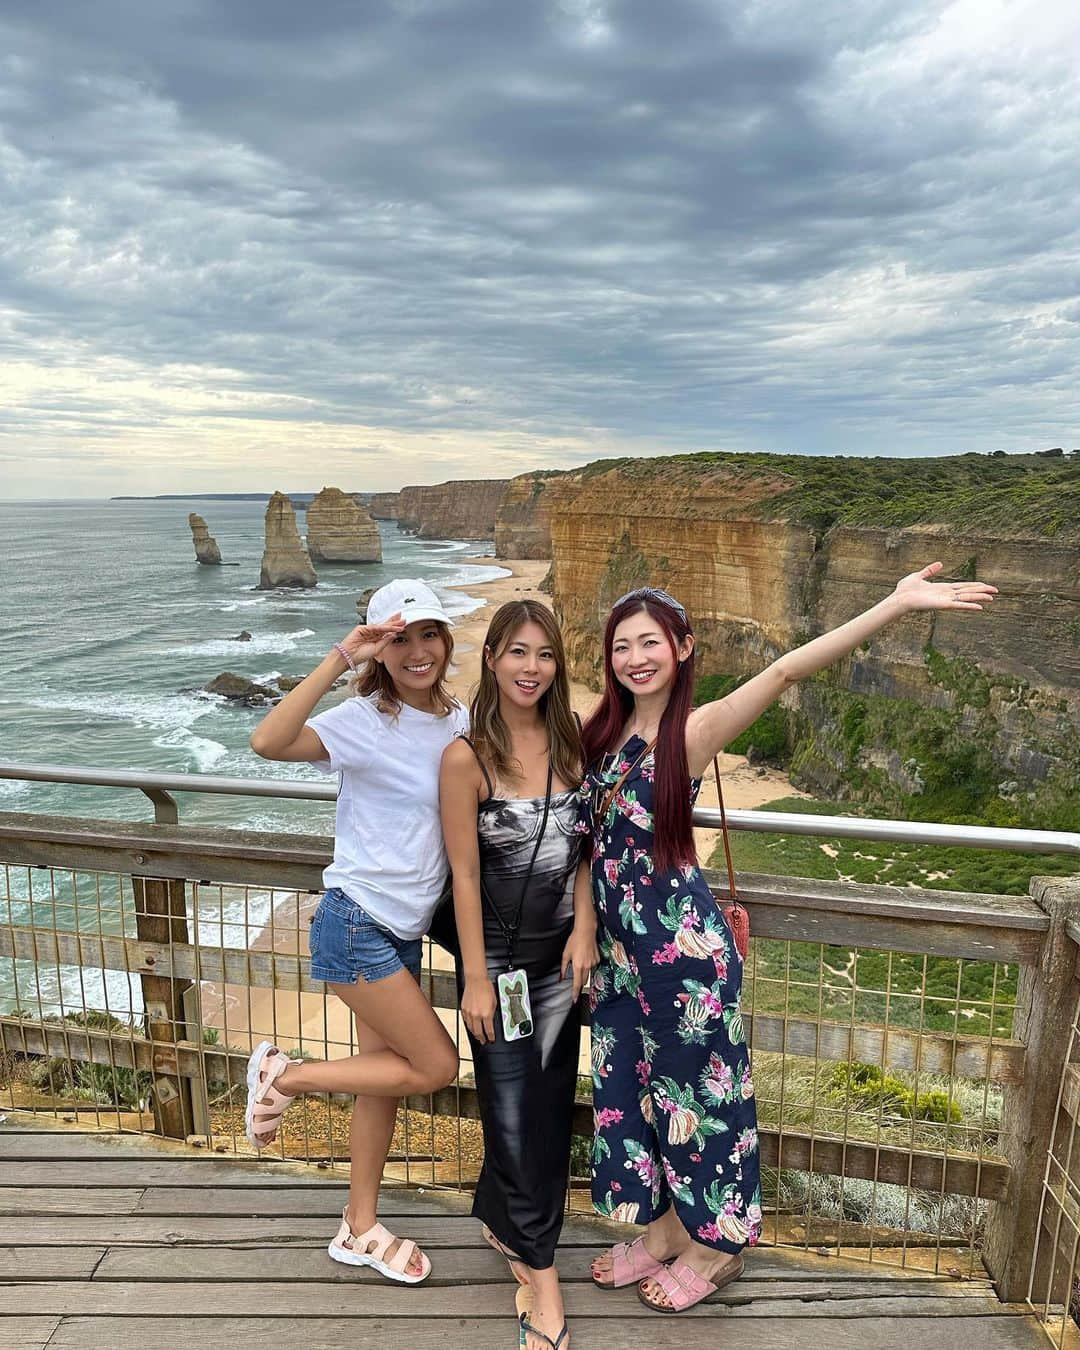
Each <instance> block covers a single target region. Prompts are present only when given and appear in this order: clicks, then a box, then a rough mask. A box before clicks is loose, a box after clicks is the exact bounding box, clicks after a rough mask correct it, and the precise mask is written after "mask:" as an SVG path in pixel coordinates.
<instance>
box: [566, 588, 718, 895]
mask: <svg viewBox="0 0 1080 1350" xmlns="http://www.w3.org/2000/svg"><path fill="white" fill-rule="evenodd" d="M641 613H645V614H648V615H649V617H650V618H651V619H653V620H654V621H655V623H656V626H657V627H658V628H659V629H660V631H661V632H662V633H663V634H664V636H665V638H666V639H667V643H668V646H669V647H670V648H671V655H672V657H673V658H674V661H675V680H674V683H673V685H672V688H671V697H670V698H669V699H668V703H667V707H666V708H665V709H664V713H663V716H662V717H661V718H660V727H659V731H658V732H657V742H656V757H655V758H656V779H655V782H656V804H655V809H654V811H653V819H654V829H655V833H654V843H653V857H654V860H655V862H656V866H657V867H658V868H659V869H660V870H661V871H666V870H667V869H669V868H671V867H680V866H685V865H691V866H692V865H693V864H694V863H695V862H696V861H697V854H696V852H695V849H694V828H693V805H692V803H691V801H690V766H689V763H688V762H687V758H686V719H687V718H688V717H689V716H690V709H691V707H692V706H693V701H694V653H693V652H691V653H690V655H689V656H688V657H687V658H686V660H685V661H680V660H679V647H680V646H681V645H682V643H683V641H684V639H686V638H687V637H689V636H691V635H692V633H693V630H692V629H691V627H690V623H689V620H688V619H687V618H686V616H685V614H683V613H680V611H679V610H677V609H675V608H674V607H673V606H672V605H669V604H665V603H664V602H663V601H662V600H657V599H656V598H655V597H654V596H651V595H648V594H646V595H631V596H628V597H627V598H626V599H625V600H623V601H621V602H620V603H619V604H617V605H616V606H615V608H614V609H613V610H612V611H611V613H610V614H609V615H608V621H607V626H606V627H605V629H604V695H603V698H602V699H601V700H600V703H599V705H598V706H597V708H596V710H595V711H594V712H593V713H592V715H591V716H590V717H589V720H588V721H587V722H586V723H585V726H584V728H583V729H582V733H581V739H582V743H583V745H584V747H585V763H586V764H592V763H594V761H596V760H597V759H599V757H600V756H601V755H602V754H604V753H605V752H606V751H609V750H617V749H618V748H619V737H620V735H621V733H622V729H623V727H624V726H625V725H626V723H627V721H628V720H629V717H630V714H631V713H632V712H633V709H634V696H633V694H632V693H631V691H630V690H629V689H627V688H626V686H625V685H623V684H620V683H619V681H618V680H617V679H616V678H615V671H614V668H613V667H612V664H611V649H612V646H613V645H614V642H615V630H616V628H618V626H619V624H621V623H622V621H623V620H624V619H628V618H629V617H630V616H631V615H632V614H641Z"/></svg>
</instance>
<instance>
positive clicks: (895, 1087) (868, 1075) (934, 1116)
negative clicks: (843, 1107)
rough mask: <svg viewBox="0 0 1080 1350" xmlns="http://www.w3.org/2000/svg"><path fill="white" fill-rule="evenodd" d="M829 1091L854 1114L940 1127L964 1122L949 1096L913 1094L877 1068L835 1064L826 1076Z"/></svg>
mask: <svg viewBox="0 0 1080 1350" xmlns="http://www.w3.org/2000/svg"><path fill="white" fill-rule="evenodd" d="M829 1089H830V1091H831V1092H832V1093H834V1094H835V1095H836V1096H837V1097H838V1098H840V1100H841V1101H843V1102H845V1104H850V1105H851V1106H852V1107H853V1108H854V1109H855V1110H856V1111H871V1112H873V1113H874V1114H875V1115H877V1114H881V1115H886V1116H905V1117H907V1118H908V1119H909V1120H930V1121H938V1122H940V1123H942V1124H944V1123H946V1122H947V1123H950V1124H959V1123H960V1122H961V1121H962V1120H963V1112H962V1111H961V1109H960V1106H959V1104H958V1103H957V1102H954V1101H953V1100H952V1099H951V1098H950V1097H949V1095H948V1093H946V1092H941V1091H938V1090H935V1091H932V1092H919V1093H916V1092H915V1091H914V1089H913V1088H910V1087H908V1085H907V1084H906V1083H905V1082H903V1081H902V1080H901V1079H899V1078H897V1077H896V1076H895V1074H891V1073H885V1072H884V1071H883V1070H882V1069H881V1068H879V1067H878V1065H876V1064H838V1065H837V1066H836V1067H835V1068H834V1069H833V1070H832V1072H831V1073H830V1075H829Z"/></svg>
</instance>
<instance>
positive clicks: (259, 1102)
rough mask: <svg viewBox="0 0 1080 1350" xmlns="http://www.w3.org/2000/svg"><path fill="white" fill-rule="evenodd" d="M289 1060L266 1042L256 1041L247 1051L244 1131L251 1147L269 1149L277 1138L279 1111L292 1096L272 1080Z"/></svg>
mask: <svg viewBox="0 0 1080 1350" xmlns="http://www.w3.org/2000/svg"><path fill="white" fill-rule="evenodd" d="M271 1057H273V1058H271ZM291 1062H292V1061H291V1060H290V1059H289V1057H288V1055H286V1054H284V1053H283V1052H282V1051H281V1050H279V1049H278V1048H277V1046H276V1045H272V1044H271V1043H270V1041H260V1042H259V1044H258V1045H257V1046H256V1047H255V1049H254V1050H252V1052H251V1058H250V1059H249V1060H248V1067H247V1087H248V1095H247V1110H246V1111H245V1112H244V1133H245V1134H246V1135H247V1139H248V1143H249V1144H251V1145H252V1147H253V1148H269V1147H270V1146H271V1145H272V1144H273V1142H274V1140H275V1139H276V1138H277V1132H278V1126H279V1125H280V1124H281V1117H282V1114H283V1112H284V1110H285V1108H286V1107H287V1106H288V1105H289V1103H290V1102H291V1101H292V1100H293V1099H292V1097H290V1096H289V1095H288V1094H287V1093H285V1092H282V1091H281V1090H280V1089H279V1088H276V1087H275V1086H274V1081H275V1079H278V1078H280V1077H281V1075H282V1074H283V1073H284V1072H285V1070H286V1069H287V1068H288V1066H289V1064H290V1063H291ZM267 1135H269V1138H267V1137H266V1136H267Z"/></svg>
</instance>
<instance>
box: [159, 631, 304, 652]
mask: <svg viewBox="0 0 1080 1350" xmlns="http://www.w3.org/2000/svg"><path fill="white" fill-rule="evenodd" d="M314 636H315V630H314V628H297V629H296V630H295V631H293V632H291V633H256V634H255V635H254V636H252V637H251V639H250V640H245V641H240V640H239V639H237V638H234V637H232V638H209V639H208V640H207V641H205V642H191V643H188V644H186V645H184V646H181V647H161V648H159V649H158V651H157V655H158V656H267V655H270V654H272V653H276V652H291V651H293V650H295V648H296V647H298V646H299V645H300V644H301V643H302V642H303V641H304V639H305V638H309V637H314Z"/></svg>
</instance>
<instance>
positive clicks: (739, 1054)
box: [580, 736, 761, 1252]
mask: <svg viewBox="0 0 1080 1350" xmlns="http://www.w3.org/2000/svg"><path fill="white" fill-rule="evenodd" d="M643 749H644V742H643V741H641V739H640V738H639V737H637V736H634V737H631V739H630V740H629V741H627V743H626V744H625V745H624V746H623V747H622V750H621V751H620V752H619V754H618V755H617V756H616V757H615V762H614V763H612V762H611V760H612V757H611V756H606V757H605V759H604V760H601V761H600V763H599V764H598V765H594V766H593V768H592V769H591V770H590V772H589V774H588V775H587V777H586V779H585V782H584V784H583V785H582V796H583V824H582V825H581V826H580V828H581V829H582V831H583V832H585V831H588V832H590V833H591V835H592V844H593V848H592V880H593V895H594V898H595V901H596V906H597V910H598V913H599V919H600V928H599V934H598V937H599V944H600V965H599V966H598V967H597V969H596V971H595V972H594V974H593V984H592V995H591V1002H592V1067H593V1103H594V1120H595V1136H594V1140H593V1182H592V1193H593V1205H594V1207H595V1208H596V1209H597V1210H598V1211H599V1212H600V1213H601V1214H605V1215H608V1216H609V1217H611V1218H615V1219H623V1220H626V1221H627V1222H630V1223H649V1222H651V1221H652V1220H653V1219H657V1218H659V1217H660V1216H661V1215H662V1214H663V1213H664V1212H665V1211H666V1210H667V1208H668V1207H669V1205H670V1204H672V1203H673V1204H674V1206H675V1212H676V1214H677V1215H678V1217H679V1219H680V1220H681V1222H682V1224H683V1226H684V1227H685V1228H686V1231H687V1232H688V1233H689V1234H690V1236H691V1237H692V1238H694V1239H695V1240H696V1241H698V1242H701V1243H703V1244H704V1245H705V1246H708V1247H713V1248H716V1249H717V1250H719V1251H725V1252H738V1251H741V1250H742V1248H743V1247H745V1246H747V1245H748V1244H752V1243H755V1242H756V1241H757V1240H758V1237H759V1235H760V1232H761V1185H760V1169H759V1157H758V1138H757V1127H756V1126H757V1117H756V1111H755V1108H754V1085H753V1082H752V1081H751V1077H750V1059H749V1055H748V1052H747V1048H746V1042H745V1037H744V1035H743V1025H742V1014H741V1011H740V1008H739V990H740V988H741V986H742V961H741V959H740V957H739V955H738V952H737V951H736V949H735V943H734V941H733V940H732V937H731V933H730V930H729V929H728V926H727V924H726V923H725V921H724V918H723V915H722V914H721V912H720V910H719V908H718V907H717V904H716V901H715V900H714V898H713V896H712V893H711V891H710V890H709V887H708V885H707V884H706V882H705V879H704V877H703V876H702V875H701V872H700V871H699V870H698V868H697V867H690V866H684V867H676V868H673V869H672V870H670V871H667V872H658V871H657V870H656V867H655V865H654V863H653V858H652V849H653V816H652V808H653V780H654V776H655V775H654V760H653V756H652V755H651V754H649V755H647V756H646V757H645V758H644V759H643V760H642V761H641V763H640V764H639V766H638V767H637V768H636V769H635V770H634V772H632V773H631V774H630V775H629V777H628V778H627V780H626V782H624V783H623V785H622V787H621V788H620V790H619V792H618V794H617V795H616V797H615V799H614V801H613V802H612V804H611V806H610V808H609V810H608V813H607V816H606V818H605V819H604V820H599V819H597V818H596V812H597V811H598V810H599V803H600V801H601V800H602V799H603V797H604V795H605V793H606V792H607V790H608V789H609V788H610V787H612V786H613V785H614V784H615V783H616V782H617V781H618V779H619V778H620V777H621V776H622V774H623V773H625V772H626V770H627V769H628V768H629V767H630V765H631V764H633V762H634V760H635V759H636V758H637V757H638V756H639V755H640V754H641V751H642V750H643ZM690 786H691V795H692V797H693V798H696V796H697V792H698V788H699V787H700V781H699V780H694V781H692V782H691V785H690Z"/></svg>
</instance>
